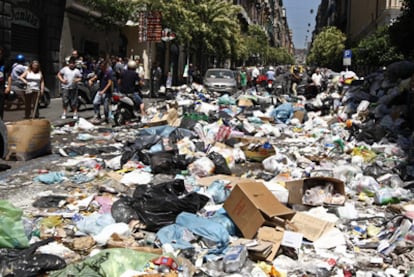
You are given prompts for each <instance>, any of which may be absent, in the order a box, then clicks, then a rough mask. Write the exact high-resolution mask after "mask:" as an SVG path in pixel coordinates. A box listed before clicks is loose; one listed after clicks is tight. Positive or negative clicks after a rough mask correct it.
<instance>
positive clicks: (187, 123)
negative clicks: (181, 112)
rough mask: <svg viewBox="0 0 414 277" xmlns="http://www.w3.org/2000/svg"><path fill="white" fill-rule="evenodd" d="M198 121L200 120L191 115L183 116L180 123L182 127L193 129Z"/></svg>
mask: <svg viewBox="0 0 414 277" xmlns="http://www.w3.org/2000/svg"><path fill="white" fill-rule="evenodd" d="M197 122H198V121H197V120H195V119H192V118H190V117H183V119H182V120H181V123H180V128H182V129H187V130H193V129H194V126H195V125H196V124H197Z"/></svg>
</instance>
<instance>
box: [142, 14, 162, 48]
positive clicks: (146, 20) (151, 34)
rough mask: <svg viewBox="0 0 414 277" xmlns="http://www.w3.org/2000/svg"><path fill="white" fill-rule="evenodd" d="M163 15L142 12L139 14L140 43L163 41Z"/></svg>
mask: <svg viewBox="0 0 414 277" xmlns="http://www.w3.org/2000/svg"><path fill="white" fill-rule="evenodd" d="M161 32H162V27H161V13H160V12H157V11H153V12H140V13H139V14H138V41H139V42H146V41H155V42H159V41H161Z"/></svg>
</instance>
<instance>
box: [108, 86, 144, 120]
mask: <svg viewBox="0 0 414 277" xmlns="http://www.w3.org/2000/svg"><path fill="white" fill-rule="evenodd" d="M112 115H113V117H114V122H115V125H117V126H121V125H124V124H125V122H127V121H132V120H135V121H140V120H141V116H140V115H139V111H138V110H137V109H136V108H135V102H134V100H133V97H132V95H127V94H123V93H121V92H114V93H113V94H112Z"/></svg>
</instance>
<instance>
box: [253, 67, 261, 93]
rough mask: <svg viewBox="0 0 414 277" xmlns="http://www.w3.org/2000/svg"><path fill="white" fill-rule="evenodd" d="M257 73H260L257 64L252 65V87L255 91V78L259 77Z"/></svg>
mask: <svg viewBox="0 0 414 277" xmlns="http://www.w3.org/2000/svg"><path fill="white" fill-rule="evenodd" d="M259 75H260V71H259V68H257V66H255V67H253V70H252V79H253V87H254V89H255V90H256V91H257V78H258V77H259Z"/></svg>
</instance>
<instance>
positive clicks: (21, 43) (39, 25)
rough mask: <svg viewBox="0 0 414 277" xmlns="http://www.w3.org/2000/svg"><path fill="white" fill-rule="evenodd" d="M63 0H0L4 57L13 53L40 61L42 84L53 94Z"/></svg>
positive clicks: (63, 6)
mask: <svg viewBox="0 0 414 277" xmlns="http://www.w3.org/2000/svg"><path fill="white" fill-rule="evenodd" d="M65 2H66V1H64V0H63V1H62V0H49V1H42V0H0V19H1V20H0V42H1V43H2V46H3V47H4V48H5V49H6V58H7V59H8V61H9V62H12V60H13V59H14V57H15V56H16V55H17V54H23V55H25V57H26V59H27V60H28V61H31V60H34V59H37V60H39V61H40V64H41V67H42V71H43V74H44V76H45V83H46V86H47V87H48V88H49V89H50V90H51V93H52V95H53V94H56V88H57V81H56V77H55V76H56V72H57V70H58V68H59V66H60V64H59V53H60V39H61V32H62V24H63V14H64V10H65Z"/></svg>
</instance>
